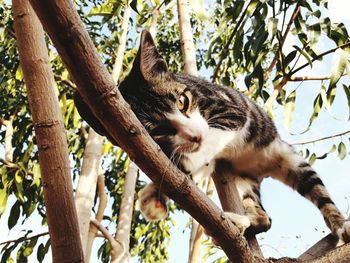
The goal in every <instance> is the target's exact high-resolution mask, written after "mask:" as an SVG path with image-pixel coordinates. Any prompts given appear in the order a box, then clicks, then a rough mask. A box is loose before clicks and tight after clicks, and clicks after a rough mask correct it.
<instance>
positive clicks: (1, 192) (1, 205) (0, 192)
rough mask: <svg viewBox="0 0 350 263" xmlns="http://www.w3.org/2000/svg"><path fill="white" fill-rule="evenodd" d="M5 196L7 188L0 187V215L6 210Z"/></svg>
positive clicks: (6, 196) (6, 195)
mask: <svg viewBox="0 0 350 263" xmlns="http://www.w3.org/2000/svg"><path fill="white" fill-rule="evenodd" d="M7 198H8V194H7V189H6V188H3V189H0V217H1V215H2V214H3V213H4V212H5V210H6V205H7Z"/></svg>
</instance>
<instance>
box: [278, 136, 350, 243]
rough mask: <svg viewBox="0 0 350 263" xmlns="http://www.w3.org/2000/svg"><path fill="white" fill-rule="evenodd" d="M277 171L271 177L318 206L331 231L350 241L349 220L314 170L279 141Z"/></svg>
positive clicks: (290, 148) (291, 149)
mask: <svg viewBox="0 0 350 263" xmlns="http://www.w3.org/2000/svg"><path fill="white" fill-rule="evenodd" d="M279 149H280V154H281V158H280V164H279V171H278V173H276V174H275V175H274V176H273V177H274V178H276V179H278V180H280V181H282V182H283V183H285V184H287V185H289V186H290V187H292V188H293V189H294V190H296V191H297V192H298V193H299V194H301V195H302V196H303V197H305V198H307V199H308V200H310V201H311V202H312V203H313V204H314V205H315V206H317V207H318V209H319V210H320V212H321V213H322V215H323V218H324V220H325V222H326V224H327V226H328V227H329V229H330V230H331V231H332V233H333V234H334V235H335V236H337V237H339V239H340V240H342V241H343V242H349V241H350V221H346V220H345V218H344V216H343V215H342V214H341V212H340V211H339V210H338V208H337V207H336V206H335V204H334V202H333V201H332V199H331V197H330V195H329V193H328V191H327V189H326V187H325V186H324V184H323V182H322V180H321V179H320V177H319V176H318V174H317V173H316V172H315V170H314V169H313V168H312V167H311V166H310V165H309V164H308V163H307V162H306V161H305V160H304V159H303V158H301V156H299V155H298V154H297V153H295V152H294V150H293V148H292V147H291V146H289V145H288V144H285V143H284V144H283V143H281V147H279Z"/></svg>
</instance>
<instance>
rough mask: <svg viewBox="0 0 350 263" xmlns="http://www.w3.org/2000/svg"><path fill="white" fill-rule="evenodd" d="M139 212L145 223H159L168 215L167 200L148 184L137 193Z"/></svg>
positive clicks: (154, 186) (153, 186)
mask: <svg viewBox="0 0 350 263" xmlns="http://www.w3.org/2000/svg"><path fill="white" fill-rule="evenodd" d="M138 197H139V204H140V211H141V213H142V215H143V216H144V218H145V219H146V220H147V221H159V220H162V219H164V218H166V217H167V215H168V210H169V209H168V201H169V198H168V197H167V196H166V195H164V194H163V193H161V192H160V191H159V189H158V188H157V187H156V185H155V184H154V183H149V184H148V185H146V186H145V187H144V188H143V189H141V190H140V192H139V193H138Z"/></svg>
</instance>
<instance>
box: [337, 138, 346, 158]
mask: <svg viewBox="0 0 350 263" xmlns="http://www.w3.org/2000/svg"><path fill="white" fill-rule="evenodd" d="M338 157H339V159H340V160H343V159H344V158H345V157H346V146H345V144H344V143H343V142H341V143H339V145H338Z"/></svg>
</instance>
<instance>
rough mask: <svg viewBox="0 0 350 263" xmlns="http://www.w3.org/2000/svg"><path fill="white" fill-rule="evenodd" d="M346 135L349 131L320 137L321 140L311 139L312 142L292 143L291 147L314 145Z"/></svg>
mask: <svg viewBox="0 0 350 263" xmlns="http://www.w3.org/2000/svg"><path fill="white" fill-rule="evenodd" d="M348 133H350V130H349V131H345V132H340V133H336V134H333V135H329V136H325V137H321V138H317V139H313V140H308V141H299V142H294V143H292V145H303V144H310V143H315V142H319V141H324V140H328V139H333V138H335V137H339V136H343V135H345V134H348Z"/></svg>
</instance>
